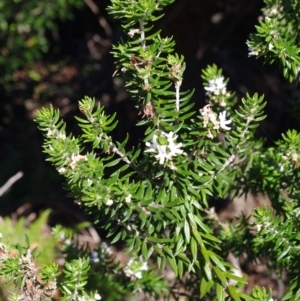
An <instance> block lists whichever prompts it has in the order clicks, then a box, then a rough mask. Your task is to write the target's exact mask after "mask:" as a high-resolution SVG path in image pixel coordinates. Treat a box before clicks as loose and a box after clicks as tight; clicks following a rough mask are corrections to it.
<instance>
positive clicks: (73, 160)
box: [70, 154, 87, 169]
mask: <svg viewBox="0 0 300 301" xmlns="http://www.w3.org/2000/svg"><path fill="white" fill-rule="evenodd" d="M80 160H87V156H82V155H79V154H72V155H71V163H70V167H71V168H72V169H74V168H75V167H76V163H77V162H78V161H80Z"/></svg>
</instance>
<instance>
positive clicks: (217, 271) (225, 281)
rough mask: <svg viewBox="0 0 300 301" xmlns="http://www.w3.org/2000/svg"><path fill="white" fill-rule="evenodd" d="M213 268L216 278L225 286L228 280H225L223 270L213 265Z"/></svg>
mask: <svg viewBox="0 0 300 301" xmlns="http://www.w3.org/2000/svg"><path fill="white" fill-rule="evenodd" d="M213 270H214V272H215V273H216V275H217V277H218V279H219V280H220V281H221V282H222V284H223V285H226V286H227V284H228V282H227V280H226V277H225V276H224V273H223V271H221V270H220V269H219V268H217V267H214V266H213Z"/></svg>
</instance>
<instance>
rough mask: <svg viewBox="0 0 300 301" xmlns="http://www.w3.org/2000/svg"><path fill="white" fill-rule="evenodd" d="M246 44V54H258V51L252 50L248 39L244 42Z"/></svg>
mask: <svg viewBox="0 0 300 301" xmlns="http://www.w3.org/2000/svg"><path fill="white" fill-rule="evenodd" d="M246 44H247V46H248V51H249V53H248V56H252V55H253V56H255V55H258V51H256V50H254V49H253V48H252V47H251V46H250V41H247V42H246Z"/></svg>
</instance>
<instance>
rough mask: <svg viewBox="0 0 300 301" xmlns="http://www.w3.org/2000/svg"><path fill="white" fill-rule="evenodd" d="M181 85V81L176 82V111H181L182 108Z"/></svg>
mask: <svg viewBox="0 0 300 301" xmlns="http://www.w3.org/2000/svg"><path fill="white" fill-rule="evenodd" d="M180 86H181V82H179V81H176V82H175V90H176V111H177V112H179V109H180Z"/></svg>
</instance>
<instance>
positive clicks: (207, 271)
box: [204, 262, 212, 281]
mask: <svg viewBox="0 0 300 301" xmlns="http://www.w3.org/2000/svg"><path fill="white" fill-rule="evenodd" d="M204 273H205V275H206V278H207V280H208V281H211V280H212V274H211V270H210V262H205V264H204Z"/></svg>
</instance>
